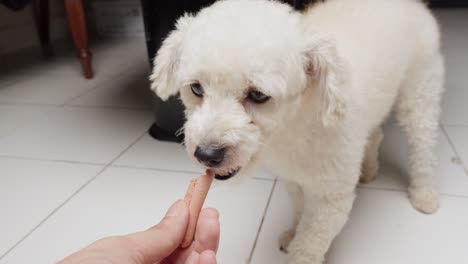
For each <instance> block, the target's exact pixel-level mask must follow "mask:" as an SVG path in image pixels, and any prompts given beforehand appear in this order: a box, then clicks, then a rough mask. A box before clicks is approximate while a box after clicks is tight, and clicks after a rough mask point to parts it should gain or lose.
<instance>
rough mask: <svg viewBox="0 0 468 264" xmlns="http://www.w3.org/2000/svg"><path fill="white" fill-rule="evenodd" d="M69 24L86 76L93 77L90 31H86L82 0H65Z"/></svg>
mask: <svg viewBox="0 0 468 264" xmlns="http://www.w3.org/2000/svg"><path fill="white" fill-rule="evenodd" d="M65 10H66V12H67V20H68V26H69V28H70V31H71V34H72V37H73V41H74V42H75V47H76V49H77V52H78V58H79V60H80V63H81V66H82V68H83V74H84V76H85V77H86V78H88V79H91V78H93V70H92V66H91V52H89V49H88V33H87V31H86V21H85V14H84V10H83V1H82V0H65Z"/></svg>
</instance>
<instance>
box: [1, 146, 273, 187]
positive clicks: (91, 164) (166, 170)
mask: <svg viewBox="0 0 468 264" xmlns="http://www.w3.org/2000/svg"><path fill="white" fill-rule="evenodd" d="M140 139H141V138H140ZM0 158H5V159H16V160H33V161H43V162H57V163H68V164H80V165H89V166H106V165H109V167H113V168H126V169H135V170H149V171H160V172H171V173H187V174H193V175H199V174H201V173H202V172H196V171H186V170H174V169H164V168H151V167H141V166H130V165H119V164H115V163H110V164H106V163H93V162H86V161H78V160H56V159H46V158H35V157H23V156H11V155H3V154H0ZM113 162H115V160H113ZM250 179H255V180H260V181H270V182H271V181H274V180H273V179H267V178H262V177H255V176H253V177H251V178H250Z"/></svg>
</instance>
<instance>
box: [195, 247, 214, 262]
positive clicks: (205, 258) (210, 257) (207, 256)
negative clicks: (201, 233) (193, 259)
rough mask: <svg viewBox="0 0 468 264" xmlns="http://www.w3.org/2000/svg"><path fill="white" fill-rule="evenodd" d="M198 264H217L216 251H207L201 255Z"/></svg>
mask: <svg viewBox="0 0 468 264" xmlns="http://www.w3.org/2000/svg"><path fill="white" fill-rule="evenodd" d="M198 264H216V254H215V252H214V251H211V250H206V251H203V252H202V253H201V254H200V260H199V261H198Z"/></svg>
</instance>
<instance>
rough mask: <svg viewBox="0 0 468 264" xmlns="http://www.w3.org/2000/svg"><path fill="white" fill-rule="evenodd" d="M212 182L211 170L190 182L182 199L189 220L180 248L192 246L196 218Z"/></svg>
mask: <svg viewBox="0 0 468 264" xmlns="http://www.w3.org/2000/svg"><path fill="white" fill-rule="evenodd" d="M212 182H213V173H212V172H211V170H207V171H206V175H204V176H201V177H198V178H196V179H193V180H192V181H191V182H190V186H189V188H188V190H187V193H186V194H185V198H184V200H185V202H186V203H187V206H188V208H189V211H190V220H189V225H188V227H187V232H186V233H185V237H184V240H182V244H181V247H182V248H186V247H188V246H190V244H192V241H193V238H194V236H195V228H196V227H197V222H198V216H199V215H200V211H201V209H202V207H203V203H204V202H205V198H206V195H207V194H208V190H209V189H210V186H211V183H212Z"/></svg>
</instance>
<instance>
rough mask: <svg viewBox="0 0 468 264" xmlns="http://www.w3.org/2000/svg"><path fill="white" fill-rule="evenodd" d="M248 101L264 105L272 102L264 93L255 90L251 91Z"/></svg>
mask: <svg viewBox="0 0 468 264" xmlns="http://www.w3.org/2000/svg"><path fill="white" fill-rule="evenodd" d="M247 100H249V101H251V102H253V103H256V104H263V103H265V102H266V101H268V100H270V96H268V95H266V94H264V93H262V92H259V91H256V90H253V91H250V92H249V94H248V95H247Z"/></svg>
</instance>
